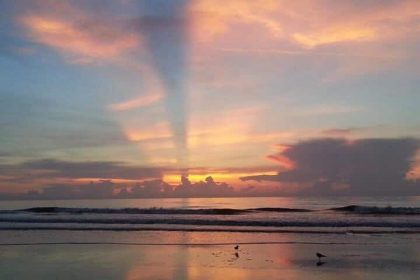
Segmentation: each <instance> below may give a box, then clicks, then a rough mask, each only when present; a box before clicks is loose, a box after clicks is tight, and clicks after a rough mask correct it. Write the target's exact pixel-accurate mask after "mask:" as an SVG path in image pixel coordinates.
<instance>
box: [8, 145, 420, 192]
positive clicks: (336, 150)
mask: <svg viewBox="0 0 420 280" xmlns="http://www.w3.org/2000/svg"><path fill="white" fill-rule="evenodd" d="M419 146H420V145H419V140H417V139H409V138H407V139H362V140H353V141H347V140H345V139H331V138H325V139H315V140H307V141H302V142H298V143H296V144H293V145H290V146H289V148H288V149H287V150H286V151H283V152H282V153H281V154H278V155H275V156H279V155H281V156H283V157H286V158H288V159H289V160H291V161H292V162H293V163H294V164H295V167H294V168H293V169H291V170H287V171H280V172H279V173H278V174H277V175H257V176H248V177H243V178H241V179H242V180H244V181H250V182H251V183H253V182H256V181H259V182H260V183H259V184H258V185H257V186H249V187H247V188H241V189H236V190H235V189H234V188H233V187H231V186H229V185H228V184H226V183H219V182H215V181H214V180H213V178H212V177H208V178H206V180H205V181H201V182H196V183H191V182H190V181H189V180H188V179H187V178H186V177H182V178H181V182H180V184H178V185H176V186H173V185H169V184H168V183H166V182H164V181H162V180H161V179H160V178H161V176H162V174H163V173H164V172H167V171H172V172H173V170H168V169H166V170H165V169H159V168H150V167H140V166H130V165H126V164H123V163H121V162H99V161H98V162H67V161H58V160H52V159H44V160H37V161H27V162H24V163H21V164H16V165H6V164H0V187H1V186H7V184H8V183H11V182H13V183H15V184H16V183H19V182H22V183H28V182H35V181H36V180H39V179H54V178H67V179H70V180H71V179H77V178H120V179H130V180H136V181H138V182H137V183H116V182H114V181H112V180H98V181H95V182H91V183H88V184H79V185H75V184H53V185H46V186H45V187H43V188H41V190H39V191H30V192H27V193H24V194H7V193H3V194H2V193H0V199H82V198H83V199H93V198H160V197H232V196H275V195H310V196H324V195H379V196H386V195H390V196H402V195H420V180H416V181H414V180H408V179H407V178H406V174H407V173H408V172H409V171H410V169H411V167H412V164H413V163H414V162H413V161H414V156H415V154H416V151H417V150H418V148H419ZM267 181H268V182H278V187H277V188H274V189H273V188H271V189H269V188H265V187H264V182H267ZM290 185H293V186H297V187H296V189H292V191H290V187H287V186H290ZM286 189H287V191H286Z"/></svg>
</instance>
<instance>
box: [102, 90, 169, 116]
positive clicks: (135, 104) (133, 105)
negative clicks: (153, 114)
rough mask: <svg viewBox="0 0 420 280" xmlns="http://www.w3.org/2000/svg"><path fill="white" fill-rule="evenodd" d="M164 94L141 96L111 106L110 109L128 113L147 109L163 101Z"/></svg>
mask: <svg viewBox="0 0 420 280" xmlns="http://www.w3.org/2000/svg"><path fill="white" fill-rule="evenodd" d="M162 98H163V94H161V93H156V94H151V95H145V96H140V97H137V98H134V99H131V100H128V101H124V102H120V103H114V104H111V106H110V108H111V110H113V111H117V112H120V111H128V110H132V109H137V108H142V107H147V106H151V105H154V104H156V103H157V102H159V101H160V100H162Z"/></svg>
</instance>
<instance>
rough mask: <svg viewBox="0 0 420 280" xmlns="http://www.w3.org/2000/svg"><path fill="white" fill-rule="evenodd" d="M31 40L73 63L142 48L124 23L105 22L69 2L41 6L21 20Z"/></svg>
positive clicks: (38, 5)
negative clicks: (51, 49)
mask: <svg viewBox="0 0 420 280" xmlns="http://www.w3.org/2000/svg"><path fill="white" fill-rule="evenodd" d="M18 22H19V23H20V24H21V25H22V26H23V27H24V28H25V30H26V34H27V37H28V38H29V39H30V40H32V41H34V42H36V43H39V44H41V45H45V46H47V47H50V48H53V49H54V50H56V51H58V52H59V53H61V54H63V55H64V56H65V57H66V58H67V59H68V60H69V61H70V62H72V63H91V62H98V61H104V60H112V59H115V58H119V57H120V56H122V55H123V54H125V53H127V52H129V51H131V50H133V49H135V48H136V47H138V46H139V40H140V37H139V36H138V34H136V33H134V32H129V31H128V29H127V28H126V27H125V23H124V22H120V21H118V20H117V19H111V18H101V17H98V16H96V15H95V13H92V12H88V10H87V9H81V8H79V7H76V6H75V5H70V4H69V3H68V2H65V1H60V2H56V1H49V2H38V3H37V4H35V8H33V9H31V10H30V11H26V12H25V13H24V15H22V16H20V17H19V18H18Z"/></svg>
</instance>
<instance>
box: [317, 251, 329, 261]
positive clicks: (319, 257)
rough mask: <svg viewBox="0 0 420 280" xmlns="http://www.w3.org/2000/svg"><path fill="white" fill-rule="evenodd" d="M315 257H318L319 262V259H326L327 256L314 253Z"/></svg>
mask: <svg viewBox="0 0 420 280" xmlns="http://www.w3.org/2000/svg"><path fill="white" fill-rule="evenodd" d="M316 256H317V257H318V259H319V261H321V258H326V257H327V256H325V255H323V254H321V253H318V252H317V253H316Z"/></svg>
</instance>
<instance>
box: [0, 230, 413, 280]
mask: <svg viewBox="0 0 420 280" xmlns="http://www.w3.org/2000/svg"><path fill="white" fill-rule="evenodd" d="M0 237H1V243H2V245H0V279H46V280H48V279H90V280H91V279H127V280H128V279H129V280H134V279H209V280H210V279H253V280H259V279H324V280H325V279H352V280H355V279H409V280H410V279H413V280H414V279H418V275H420V245H418V244H420V242H418V241H419V239H420V236H419V235H418V234H407V235H395V234H394V235H331V234H329V235H317V234H312V235H311V234H255V233H252V234H251V233H209V232H206V233H200V232H160V231H159V232H79V231H60V232H53V231H50V232H45V231H1V232H0ZM237 243H240V247H239V250H235V249H234V245H235V244H237ZM8 244H9V245H8ZM11 244H12V245H11ZM147 244H153V245H147ZM316 252H321V253H323V254H325V255H327V256H328V257H327V258H325V259H323V263H319V262H318V259H317V258H316V256H315V253H316Z"/></svg>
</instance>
